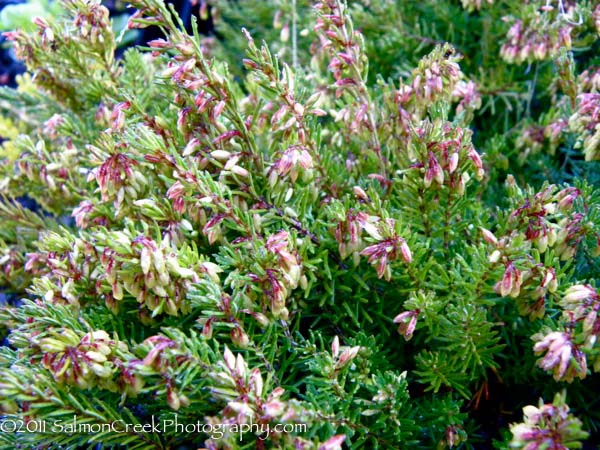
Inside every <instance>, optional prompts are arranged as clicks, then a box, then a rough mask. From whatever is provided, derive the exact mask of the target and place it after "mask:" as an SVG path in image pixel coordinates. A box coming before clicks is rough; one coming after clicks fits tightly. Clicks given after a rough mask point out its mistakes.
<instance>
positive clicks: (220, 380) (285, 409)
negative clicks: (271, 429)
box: [209, 347, 296, 424]
mask: <svg viewBox="0 0 600 450" xmlns="http://www.w3.org/2000/svg"><path fill="white" fill-rule="evenodd" d="M209 376H210V377H211V378H212V379H213V380H214V381H215V386H214V387H212V388H211V393H212V395H213V397H214V398H215V399H217V400H221V401H225V402H226V403H227V406H226V407H225V410H224V415H225V417H226V418H229V419H233V423H237V424H243V423H247V422H248V421H252V422H254V423H259V424H260V423H269V422H271V421H272V420H273V419H277V420H278V421H280V422H287V421H290V420H293V419H294V418H295V416H296V411H295V410H294V408H291V407H290V405H288V402H286V401H284V400H282V399H281V396H282V395H283V394H284V392H285V390H284V389H283V388H281V387H277V388H275V389H273V390H272V391H271V392H270V393H268V392H267V390H266V389H265V386H264V382H263V377H262V375H261V373H260V370H259V369H253V370H250V369H249V368H248V365H247V363H246V361H245V360H244V358H243V357H242V355H241V354H238V355H237V356H234V354H233V353H232V352H231V350H229V349H228V348H227V347H225V351H224V353H223V360H222V361H218V362H217V364H216V367H215V370H213V371H211V373H210V374H209Z"/></svg>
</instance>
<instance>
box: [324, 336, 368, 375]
mask: <svg viewBox="0 0 600 450" xmlns="http://www.w3.org/2000/svg"><path fill="white" fill-rule="evenodd" d="M360 350H361V347H360V346H359V345H355V346H354V347H346V346H341V347H340V338H339V337H338V336H335V337H334V338H333V341H332V342H331V355H332V356H333V367H332V371H331V374H330V376H332V377H336V376H337V374H338V372H339V371H340V370H342V369H343V368H344V367H346V366H348V365H349V364H350V362H351V361H352V360H353V359H354V358H356V357H357V356H358V352H360Z"/></svg>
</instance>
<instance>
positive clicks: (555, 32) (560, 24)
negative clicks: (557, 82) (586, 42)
mask: <svg viewBox="0 0 600 450" xmlns="http://www.w3.org/2000/svg"><path fill="white" fill-rule="evenodd" d="M523 11H524V12H523V15H522V16H521V18H520V19H516V20H515V19H512V20H514V23H513V25H512V26H511V28H510V29H509V30H508V33H507V35H506V42H505V43H504V44H503V45H502V48H501V49H500V55H501V56H502V58H503V59H504V60H505V61H506V62H508V63H511V64H514V63H517V64H520V63H523V62H528V63H532V62H534V61H543V60H546V59H549V58H553V57H555V56H556V55H557V54H558V52H559V50H560V49H561V48H563V47H566V48H567V49H570V48H571V31H572V28H573V26H572V25H570V24H569V21H568V20H566V19H567V18H568V17H571V16H572V15H573V14H574V9H573V8H569V11H568V12H565V13H563V12H560V13H559V14H558V15H556V14H553V12H555V8H554V7H553V6H551V5H548V4H547V5H545V6H542V7H541V8H540V9H539V10H538V9H531V8H525V9H524V10H523ZM506 20H511V19H509V18H507V19H506Z"/></svg>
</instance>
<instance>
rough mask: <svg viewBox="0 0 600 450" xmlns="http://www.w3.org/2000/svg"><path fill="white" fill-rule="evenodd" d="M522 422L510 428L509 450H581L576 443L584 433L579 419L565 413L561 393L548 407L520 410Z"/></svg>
mask: <svg viewBox="0 0 600 450" xmlns="http://www.w3.org/2000/svg"><path fill="white" fill-rule="evenodd" d="M523 419H524V420H523V422H522V423H515V424H512V425H511V426H510V431H511V432H512V435H513V437H512V441H511V443H510V448H516V449H522V450H542V449H556V450H558V449H569V448H581V442H579V441H580V440H583V439H586V438H587V436H588V433H587V432H585V431H583V430H582V428H581V427H582V425H583V424H582V423H581V421H580V420H579V419H577V418H576V417H575V416H573V415H572V414H570V413H569V406H568V405H567V404H566V403H565V393H564V392H563V393H562V394H561V393H558V394H556V396H555V397H554V401H553V402H552V403H547V404H544V402H543V401H542V400H541V399H540V403H539V406H538V407H535V406H532V405H528V406H525V407H524V408H523Z"/></svg>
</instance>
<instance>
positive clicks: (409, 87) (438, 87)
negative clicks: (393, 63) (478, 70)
mask: <svg viewBox="0 0 600 450" xmlns="http://www.w3.org/2000/svg"><path fill="white" fill-rule="evenodd" d="M459 60H460V56H459V55H458V54H457V53H456V51H455V50H454V48H453V47H452V46H450V45H449V44H445V45H443V46H437V47H436V48H435V49H434V50H432V51H431V53H429V54H428V55H426V56H425V57H424V58H422V59H421V61H419V65H418V67H417V68H415V69H414V70H413V71H412V74H411V81H410V83H409V84H405V85H401V86H400V88H399V89H398V91H397V92H396V99H395V101H396V104H397V105H398V108H399V111H400V113H401V114H400V119H401V122H402V124H403V126H404V127H405V128H406V129H408V128H410V123H411V122H416V123H418V122H419V121H420V120H422V119H423V117H424V116H425V113H426V112H427V110H428V108H429V107H431V105H433V104H434V103H436V102H444V101H450V100H451V99H452V98H453V97H454V98H456V99H459V100H460V111H462V110H464V109H475V108H477V107H478V105H479V104H480V102H481V100H480V99H479V98H478V97H479V96H478V94H477V92H476V86H475V84H474V83H473V82H471V81H469V82H467V81H465V80H464V78H465V76H464V74H463V73H462V72H461V70H460V67H459V65H458V61H459ZM460 111H459V112H460Z"/></svg>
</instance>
